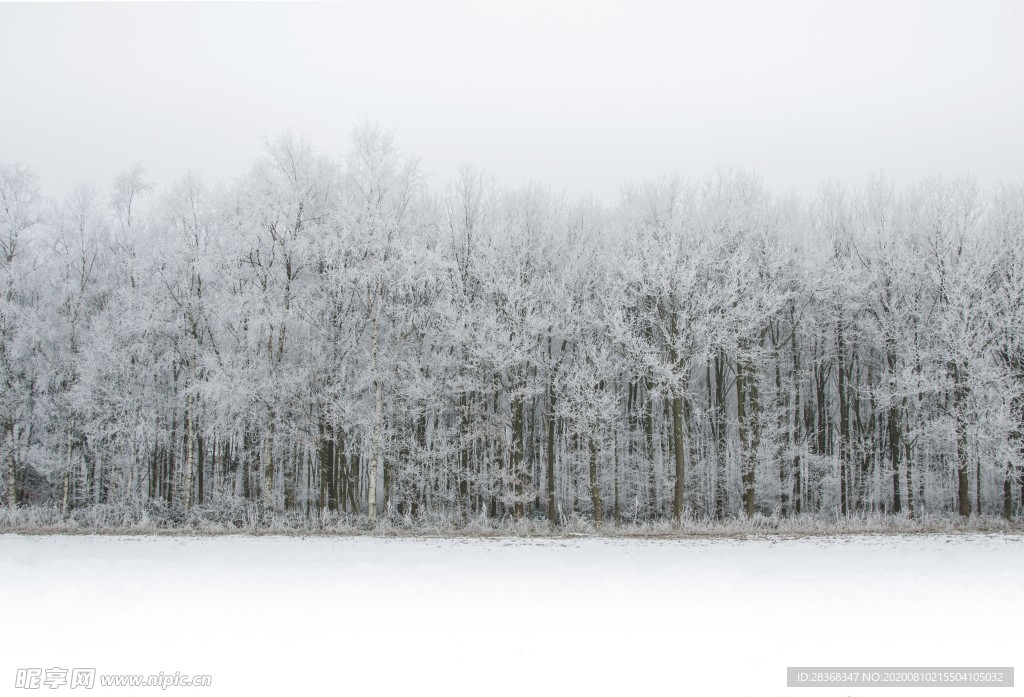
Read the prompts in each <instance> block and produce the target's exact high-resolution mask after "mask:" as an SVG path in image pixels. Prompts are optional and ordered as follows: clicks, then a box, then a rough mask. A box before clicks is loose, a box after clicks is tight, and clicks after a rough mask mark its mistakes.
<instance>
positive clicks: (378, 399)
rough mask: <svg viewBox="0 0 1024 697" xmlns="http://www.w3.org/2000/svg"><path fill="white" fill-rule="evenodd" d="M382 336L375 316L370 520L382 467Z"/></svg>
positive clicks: (373, 517) (368, 494) (374, 514)
mask: <svg viewBox="0 0 1024 697" xmlns="http://www.w3.org/2000/svg"><path fill="white" fill-rule="evenodd" d="M379 337H380V322H379V320H378V318H377V317H376V314H375V315H374V318H373V331H372V332H371V335H370V361H371V363H372V370H373V391H374V407H373V443H372V444H371V447H370V473H369V474H370V477H369V481H368V482H367V491H366V500H367V506H368V507H369V514H370V522H375V521H376V520H377V469H378V467H380V457H381V450H382V448H381V432H382V430H383V420H384V393H383V389H382V385H381V381H380V369H379V368H380V367H379V365H378V362H377V344H378V341H379Z"/></svg>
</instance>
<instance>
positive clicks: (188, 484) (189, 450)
mask: <svg viewBox="0 0 1024 697" xmlns="http://www.w3.org/2000/svg"><path fill="white" fill-rule="evenodd" d="M187 390H188V387H186V392H185V458H184V459H185V463H184V464H185V484H184V490H183V491H182V496H181V505H182V506H183V507H184V509H185V510H186V511H188V510H189V509H191V508H192V472H193V471H194V470H195V446H194V443H195V415H194V414H193V413H192V405H193V398H192V393H191V392H189V391H187Z"/></svg>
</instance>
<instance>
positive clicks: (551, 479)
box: [544, 380, 600, 525]
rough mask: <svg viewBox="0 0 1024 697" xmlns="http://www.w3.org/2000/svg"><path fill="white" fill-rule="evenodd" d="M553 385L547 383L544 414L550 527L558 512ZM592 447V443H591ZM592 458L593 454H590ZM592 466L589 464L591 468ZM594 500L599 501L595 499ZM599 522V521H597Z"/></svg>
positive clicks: (555, 522) (592, 474) (596, 512)
mask: <svg viewBox="0 0 1024 697" xmlns="http://www.w3.org/2000/svg"><path fill="white" fill-rule="evenodd" d="M555 399H556V397H555V383H554V381H553V380H549V381H548V408H547V411H546V412H545V414H544V420H545V422H546V426H547V453H546V455H547V457H546V460H547V489H548V522H549V523H551V524H552V525H557V524H558V510H557V507H556V505H555ZM591 446H593V442H591ZM591 458H593V453H591ZM593 467H594V464H593V463H591V468H593ZM590 479H591V481H590V488H591V491H592V492H593V490H594V473H593V472H591V478H590ZM595 500H599V498H598V499H595ZM599 513H600V512H599V511H598V510H597V509H595V514H594V515H595V516H597V515H599ZM598 522H600V521H598Z"/></svg>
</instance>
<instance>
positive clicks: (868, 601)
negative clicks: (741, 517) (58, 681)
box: [0, 534, 1024, 697]
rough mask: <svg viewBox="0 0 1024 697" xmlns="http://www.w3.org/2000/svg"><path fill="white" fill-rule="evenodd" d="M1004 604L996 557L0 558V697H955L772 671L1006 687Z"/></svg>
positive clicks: (574, 550)
mask: <svg viewBox="0 0 1024 697" xmlns="http://www.w3.org/2000/svg"><path fill="white" fill-rule="evenodd" d="M1022 590H1024V538H1022V537H1021V536H1011V535H981V534H973V535H918V536H853V537H838V538H806V539H771V538H766V539H753V540H671V541H669V540H622V539H589V538H587V539H544V540H538V539H423V538H419V539H412V538H398V539H386V538H375V537H351V538H338V537H334V538H331V537H309V538H300V537H245V536H224V537H107V536H38V537H37V536H21V535H0V599H2V603H3V607H2V613H0V694H8V693H9V692H8V690H10V693H12V694H31V693H32V692H35V691H28V690H14V689H13V688H12V686H13V685H14V678H15V671H16V669H17V668H31V667H39V668H50V667H54V666H59V667H64V668H70V667H95V668H96V669H97V671H98V672H99V673H101V674H104V673H105V674H113V673H139V674H142V673H145V674H150V673H157V672H159V671H163V672H165V673H173V672H175V671H180V672H182V673H188V674H209V675H212V676H213V685H212V686H211V687H203V688H185V687H169V688H167V690H163V691H161V690H160V689H158V688H154V687H149V688H136V689H132V688H128V687H120V688H106V689H103V688H101V687H100V686H99V685H97V686H96V688H94V689H93V690H91V691H86V690H82V689H76V690H70V689H68V688H66V687H65V688H60V689H57V690H50V689H47V688H46V687H43V688H42V689H40V690H39V691H38V693H40V694H42V693H46V694H80V693H84V694H87V695H89V694H91V695H102V694H111V695H129V694H169V695H185V694H197V695H208V696H210V697H212V696H214V695H322V694H323V695H345V694H363V695H367V694H373V695H400V694H409V695H488V697H490V696H492V695H518V696H522V695H545V696H546V695H587V696H588V697H590V696H593V695H623V696H628V695H645V694H654V693H657V694H664V695H737V696H739V695H773V694H777V695H782V694H791V695H793V694H795V695H796V696H797V697H803V696H804V695H808V696H809V695H815V694H820V695H842V696H845V695H853V694H867V695H871V696H872V697H883V696H884V695H903V696H904V697H910V695H915V694H925V693H926V694H928V695H933V694H950V695H957V696H958V697H966V695H968V694H973V692H975V691H972V690H969V689H962V688H959V689H958V688H946V689H934V688H932V689H925V688H912V689H908V688H870V689H865V688H861V689H852V688H845V689H844V688H828V689H817V688H809V689H807V688H801V689H798V688H787V687H786V667H787V666H850V667H864V666H950V667H962V666H1015V667H1017V668H1018V671H1019V669H1021V668H1024V661H1021V660H1020V659H1021V655H1022V654H1021V648H1022V646H1024V643H1022V639H1021V633H1020V632H1021V627H1022V626H1024V624H1022V621H1024V602H1022V593H1021V592H1022ZM1021 682H1022V680H1021V679H1020V678H1018V681H1017V683H1018V685H1020V684H1021ZM1021 691H1022V690H1021V688H1020V687H1017V688H1014V689H1012V690H1008V689H996V690H985V691H984V693H986V694H992V695H993V697H995V696H996V695H1007V694H1018V693H1020V692H1021Z"/></svg>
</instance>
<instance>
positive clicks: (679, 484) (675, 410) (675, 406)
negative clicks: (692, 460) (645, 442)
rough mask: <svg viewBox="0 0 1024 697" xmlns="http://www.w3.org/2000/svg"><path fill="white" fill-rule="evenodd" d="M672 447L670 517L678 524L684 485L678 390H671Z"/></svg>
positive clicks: (683, 437) (683, 450)
mask: <svg viewBox="0 0 1024 697" xmlns="http://www.w3.org/2000/svg"><path fill="white" fill-rule="evenodd" d="M672 441H673V442H672V445H673V449H674V450H675V465H676V485H675V491H674V495H673V497H672V517H673V518H674V519H675V521H676V522H677V523H678V522H679V521H680V520H682V519H683V507H684V500H683V497H684V495H685V489H684V487H685V483H686V438H685V436H684V434H683V398H682V396H681V395H680V394H679V390H678V389H675V390H672Z"/></svg>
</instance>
